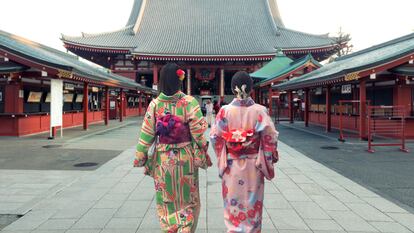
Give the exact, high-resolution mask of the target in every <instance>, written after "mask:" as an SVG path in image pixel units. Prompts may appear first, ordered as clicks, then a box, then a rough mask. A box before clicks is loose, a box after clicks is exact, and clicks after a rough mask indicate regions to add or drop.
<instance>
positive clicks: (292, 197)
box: [280, 188, 311, 201]
mask: <svg viewBox="0 0 414 233" xmlns="http://www.w3.org/2000/svg"><path fill="white" fill-rule="evenodd" d="M280 192H281V193H282V195H283V196H284V197H285V198H286V200H288V201H311V199H310V198H309V196H308V195H306V193H304V192H303V191H302V190H301V189H299V188H296V189H280Z"/></svg>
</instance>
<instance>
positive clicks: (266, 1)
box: [61, 0, 336, 101]
mask: <svg viewBox="0 0 414 233" xmlns="http://www.w3.org/2000/svg"><path fill="white" fill-rule="evenodd" d="M61 39H62V41H63V42H64V46H65V47H66V48H67V49H68V50H69V51H71V52H73V53H75V54H77V55H79V56H81V57H83V58H85V59H87V60H89V61H92V62H94V63H97V64H99V65H102V66H104V67H107V68H109V69H111V70H112V71H113V72H114V73H117V74H120V75H123V76H125V77H128V78H130V79H132V80H135V81H136V82H138V83H140V84H143V85H145V86H148V87H153V88H154V89H157V84H158V75H159V70H160V67H161V66H162V65H163V64H165V63H167V62H177V63H178V64H179V65H180V66H181V67H183V68H184V69H186V71H187V72H186V73H187V75H188V78H187V79H186V81H185V83H184V88H183V89H184V91H186V92H187V93H188V94H192V95H194V96H196V97H197V96H206V95H207V96H216V97H220V99H221V100H225V101H228V98H226V96H228V95H231V88H230V85H229V81H230V79H231V77H232V75H233V74H234V73H235V72H236V71H238V70H246V71H248V72H254V71H256V70H258V69H259V68H261V67H262V66H263V65H264V64H265V63H267V62H269V61H271V60H272V59H273V58H275V55H276V53H277V51H278V50H281V51H283V53H284V54H285V55H286V56H287V57H289V58H290V59H294V60H295V59H299V58H302V57H305V56H307V55H308V54H311V56H312V57H313V58H314V59H315V60H317V61H321V60H324V59H326V58H327V57H329V56H330V55H332V53H333V52H334V51H335V49H336V44H335V41H334V39H333V38H331V37H329V36H328V35H313V34H308V33H304V32H299V31H295V30H292V29H289V28H287V27H286V26H285V25H284V23H283V21H282V18H281V16H280V13H279V9H278V4H277V1H276V0H243V1H240V0H226V1H223V0H209V1H192V0H169V1H162V0H151V1H149V0H135V1H134V5H133V7H132V11H131V15H130V17H129V19H128V22H127V23H126V25H125V27H123V28H121V29H119V30H116V31H112V32H103V33H98V34H88V33H82V35H81V36H67V35H62V38H61ZM217 99H218V98H217Z"/></svg>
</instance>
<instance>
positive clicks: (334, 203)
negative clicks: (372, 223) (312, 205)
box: [310, 195, 349, 211]
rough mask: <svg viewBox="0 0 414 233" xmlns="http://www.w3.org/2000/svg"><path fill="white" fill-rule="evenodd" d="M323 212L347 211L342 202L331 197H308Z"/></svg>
mask: <svg viewBox="0 0 414 233" xmlns="http://www.w3.org/2000/svg"><path fill="white" fill-rule="evenodd" d="M310 197H311V198H312V200H313V201H315V202H316V204H318V205H319V206H320V207H322V209H323V210H334V211H346V210H349V209H348V207H346V206H345V205H344V204H343V203H342V202H340V201H338V199H336V198H335V197H333V196H319V195H310Z"/></svg>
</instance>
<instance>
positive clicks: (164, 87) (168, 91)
mask: <svg viewBox="0 0 414 233" xmlns="http://www.w3.org/2000/svg"><path fill="white" fill-rule="evenodd" d="M178 69H179V67H178V65H177V64H175V63H167V64H166V65H164V66H163V67H162V68H161V71H160V81H159V84H158V90H159V92H160V93H164V95H167V96H172V95H174V94H175V93H177V92H178V91H179V90H181V86H182V81H181V80H180V79H179V78H178V75H177V70H178Z"/></svg>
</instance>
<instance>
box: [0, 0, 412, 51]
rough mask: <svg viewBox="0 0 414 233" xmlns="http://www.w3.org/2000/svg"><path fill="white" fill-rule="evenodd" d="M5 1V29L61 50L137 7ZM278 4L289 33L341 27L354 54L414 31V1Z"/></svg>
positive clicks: (94, 1) (286, 0)
mask: <svg viewBox="0 0 414 233" xmlns="http://www.w3.org/2000/svg"><path fill="white" fill-rule="evenodd" d="M0 1H1V3H0V8H1V13H0V30H4V31H8V32H10V33H13V34H17V35H20V36H24V37H27V38H28V39H31V40H34V41H37V42H40V43H42V44H46V45H49V46H51V47H54V48H57V49H61V50H64V48H63V46H62V42H61V41H60V40H59V38H60V34H61V33H63V34H66V35H80V32H89V33H96V32H105V31H111V30H116V29H119V28H121V27H123V26H125V24H126V22H127V20H128V17H129V14H130V10H131V7H132V3H133V0H35V1H34V0H0ZM205 1H208V0H205ZM223 1H225V0H223ZM278 4H279V8H280V12H281V15H282V19H283V21H284V23H285V26H287V27H288V28H291V29H295V30H299V31H304V32H309V33H314V34H325V33H328V32H330V33H335V32H337V31H338V30H339V27H342V28H343V31H345V32H349V33H351V35H352V38H353V40H352V43H353V44H354V46H355V49H354V50H359V49H363V48H366V47H369V46H372V45H374V44H378V43H381V42H384V41H387V40H390V39H393V38H396V37H399V36H402V35H405V34H409V33H412V32H414V13H413V9H414V1H413V0H393V1H384V0H312V1H310V0H278ZM183 13H185V12H183Z"/></svg>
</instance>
